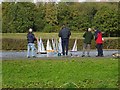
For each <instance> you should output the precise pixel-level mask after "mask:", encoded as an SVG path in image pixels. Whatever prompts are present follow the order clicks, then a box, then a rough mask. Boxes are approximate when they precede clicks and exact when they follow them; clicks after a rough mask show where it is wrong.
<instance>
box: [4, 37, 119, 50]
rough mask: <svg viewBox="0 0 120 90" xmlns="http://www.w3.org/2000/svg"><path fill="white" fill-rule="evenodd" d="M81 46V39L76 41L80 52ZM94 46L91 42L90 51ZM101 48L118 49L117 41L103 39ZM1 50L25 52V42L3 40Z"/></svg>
mask: <svg viewBox="0 0 120 90" xmlns="http://www.w3.org/2000/svg"><path fill="white" fill-rule="evenodd" d="M74 41H75V40H74V39H71V40H70V41H69V50H71V49H72V47H73V44H74ZM50 42H51V41H50ZM43 43H44V47H46V43H47V40H46V39H43ZM82 45H83V39H78V41H77V47H78V50H82ZM95 45H96V44H95V41H94V40H93V41H92V43H91V49H95ZM36 47H37V44H36ZM103 47H104V49H120V45H119V44H118V39H105V42H104V44H103ZM2 50H27V40H26V39H9V38H3V39H2Z"/></svg>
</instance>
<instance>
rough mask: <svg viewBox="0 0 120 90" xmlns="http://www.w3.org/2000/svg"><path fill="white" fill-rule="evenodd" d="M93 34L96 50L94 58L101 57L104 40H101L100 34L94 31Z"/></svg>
mask: <svg viewBox="0 0 120 90" xmlns="http://www.w3.org/2000/svg"><path fill="white" fill-rule="evenodd" d="M94 32H95V42H96V48H97V52H98V54H97V56H96V57H103V56H104V55H103V41H104V39H103V38H102V32H101V31H99V30H97V29H94Z"/></svg>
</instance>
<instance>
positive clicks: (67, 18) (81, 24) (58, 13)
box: [2, 2, 120, 36]
mask: <svg viewBox="0 0 120 90" xmlns="http://www.w3.org/2000/svg"><path fill="white" fill-rule="evenodd" d="M2 11H3V14H2V17H3V22H2V27H3V30H2V32H4V33H8V32H12V33H14V32H17V33H18V32H20V33H21V32H22V33H23V32H27V31H28V28H30V27H32V28H33V29H34V31H38V32H58V31H59V30H60V29H61V25H62V24H67V26H68V27H69V28H70V29H71V31H74V32H81V31H83V30H86V29H87V28H89V27H92V28H97V29H99V30H101V31H102V32H105V33H106V34H105V35H106V36H119V35H120V34H118V33H119V30H118V17H119V14H118V2H106V3H105V2H104V3H102V2H101V3H97V2H84V3H78V2H59V3H58V4H56V3H52V2H49V3H42V2H41V3H37V5H36V4H34V3H30V2H18V3H13V2H3V3H2Z"/></svg>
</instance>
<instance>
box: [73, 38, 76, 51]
mask: <svg viewBox="0 0 120 90" xmlns="http://www.w3.org/2000/svg"><path fill="white" fill-rule="evenodd" d="M72 51H77V39H76V40H75V42H74V46H73V48H72Z"/></svg>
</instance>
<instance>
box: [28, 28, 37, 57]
mask: <svg viewBox="0 0 120 90" xmlns="http://www.w3.org/2000/svg"><path fill="white" fill-rule="evenodd" d="M36 40H37V38H36V37H35V35H34V34H33V30H32V28H30V29H29V32H28V34H27V41H28V45H27V57H28V58H30V50H31V56H32V57H35V52H34V51H35V49H36V48H35V44H34V41H36Z"/></svg>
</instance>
